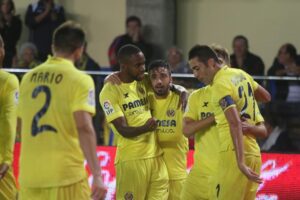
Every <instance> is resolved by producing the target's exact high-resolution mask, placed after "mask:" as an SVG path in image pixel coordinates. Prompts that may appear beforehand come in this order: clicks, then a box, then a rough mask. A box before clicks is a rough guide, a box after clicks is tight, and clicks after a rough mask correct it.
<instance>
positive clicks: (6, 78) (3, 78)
mask: <svg viewBox="0 0 300 200" xmlns="http://www.w3.org/2000/svg"><path fill="white" fill-rule="evenodd" d="M0 82H2V83H1V84H3V85H7V86H8V87H18V85H19V80H18V78H17V76H16V75H14V74H11V73H9V72H6V71H4V70H0Z"/></svg>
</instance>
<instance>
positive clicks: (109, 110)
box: [103, 100, 115, 115]
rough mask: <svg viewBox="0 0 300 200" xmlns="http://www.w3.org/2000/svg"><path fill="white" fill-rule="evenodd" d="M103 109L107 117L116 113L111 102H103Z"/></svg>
mask: <svg viewBox="0 0 300 200" xmlns="http://www.w3.org/2000/svg"><path fill="white" fill-rule="evenodd" d="M103 109H104V112H105V113H106V115H110V114H112V113H113V112H114V111H115V110H114V108H113V106H112V105H111V103H110V101H109V100H105V101H104V102H103Z"/></svg>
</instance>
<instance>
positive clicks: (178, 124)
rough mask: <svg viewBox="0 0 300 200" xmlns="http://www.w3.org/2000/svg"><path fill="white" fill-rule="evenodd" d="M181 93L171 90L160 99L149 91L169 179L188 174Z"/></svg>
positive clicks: (179, 177) (181, 177) (184, 176)
mask: <svg viewBox="0 0 300 200" xmlns="http://www.w3.org/2000/svg"><path fill="white" fill-rule="evenodd" d="M179 98H180V97H179V95H178V94H176V93H174V92H172V91H170V92H169V95H168V96H167V97H166V98H164V99H158V98H156V97H155V94H154V93H153V92H151V93H149V101H150V105H151V110H152V116H153V117H154V118H155V119H156V122H157V126H158V127H157V129H156V130H155V134H157V136H158V144H159V146H160V147H161V148H162V150H163V152H164V154H163V159H164V161H165V163H166V166H167V169H168V174H169V179H170V180H178V179H184V178H186V176H187V172H186V163H187V157H186V156H187V152H188V140H187V138H185V137H184V135H183V133H182V117H183V111H182V109H181V107H180V108H178V103H179Z"/></svg>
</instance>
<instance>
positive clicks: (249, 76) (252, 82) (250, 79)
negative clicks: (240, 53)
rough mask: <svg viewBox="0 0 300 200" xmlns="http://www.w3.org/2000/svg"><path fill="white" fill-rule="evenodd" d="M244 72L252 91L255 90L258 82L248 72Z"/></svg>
mask: <svg viewBox="0 0 300 200" xmlns="http://www.w3.org/2000/svg"><path fill="white" fill-rule="evenodd" d="M244 74H245V75H246V76H247V79H248V80H249V82H250V84H251V86H252V88H253V91H255V90H257V88H258V86H259V84H258V83H257V82H256V81H255V80H254V79H253V77H252V76H251V75H249V74H248V73H246V72H244Z"/></svg>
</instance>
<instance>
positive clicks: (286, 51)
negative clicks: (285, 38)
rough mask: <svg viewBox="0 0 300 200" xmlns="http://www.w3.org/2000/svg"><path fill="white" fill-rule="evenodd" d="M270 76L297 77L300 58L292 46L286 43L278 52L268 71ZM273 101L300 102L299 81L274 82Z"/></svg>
mask: <svg viewBox="0 0 300 200" xmlns="http://www.w3.org/2000/svg"><path fill="white" fill-rule="evenodd" d="M268 75H270V76H299V75H300V56H297V49H296V48H295V46H294V45H292V44H289V43H286V44H284V45H282V46H281V47H280V49H279V51H278V54H277V57H276V58H275V59H274V62H273V65H272V66H271V68H270V69H269V71H268ZM274 83H275V99H276V100H281V101H289V102H299V101H300V84H299V81H275V82H274Z"/></svg>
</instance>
